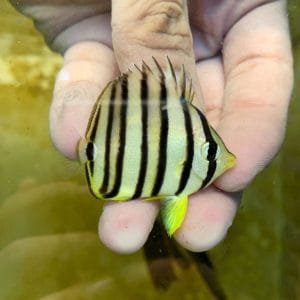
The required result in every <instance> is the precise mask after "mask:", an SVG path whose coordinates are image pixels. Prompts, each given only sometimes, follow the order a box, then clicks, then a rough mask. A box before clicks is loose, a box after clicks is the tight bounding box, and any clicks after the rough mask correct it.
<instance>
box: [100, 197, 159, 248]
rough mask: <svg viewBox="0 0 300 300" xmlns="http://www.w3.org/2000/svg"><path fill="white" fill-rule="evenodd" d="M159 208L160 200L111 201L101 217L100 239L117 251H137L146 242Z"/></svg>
mask: <svg viewBox="0 0 300 300" xmlns="http://www.w3.org/2000/svg"><path fill="white" fill-rule="evenodd" d="M158 210H159V203H158V202H149V201H141V200H132V201H127V202H120V203H116V202H110V203H109V204H106V205H105V206H104V208H103V213H102V215H101V218H100V222H99V236H100V239H101V240H102V242H103V243H104V244H105V245H106V246H107V247H109V248H111V249H113V250H114V251H116V252H120V253H132V252H135V251H137V250H138V249H140V248H141V247H142V246H143V245H144V243H145V242H146V239H147V237H148V235H149V233H150V231H151V229H152V227H153V223H154V221H155V218H156V216H157V213H158Z"/></svg>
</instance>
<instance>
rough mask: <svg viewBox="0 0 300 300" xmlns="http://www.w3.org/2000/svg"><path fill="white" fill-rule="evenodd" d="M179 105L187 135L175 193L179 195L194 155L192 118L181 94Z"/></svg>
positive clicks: (188, 174) (185, 182) (188, 175)
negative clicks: (184, 154)
mask: <svg viewBox="0 0 300 300" xmlns="http://www.w3.org/2000/svg"><path fill="white" fill-rule="evenodd" d="M181 107H182V110H183V114H184V124H185V132H186V136H187V142H186V160H185V163H184V167H183V170H182V173H181V178H180V182H179V186H178V189H177V191H176V193H175V195H179V194H180V193H181V192H182V191H183V189H184V188H185V186H186V184H187V182H188V179H189V177H190V173H191V169H192V164H193V157H194V137H193V129H192V120H191V115H190V113H189V109H188V105H187V102H186V100H185V99H184V98H183V96H181Z"/></svg>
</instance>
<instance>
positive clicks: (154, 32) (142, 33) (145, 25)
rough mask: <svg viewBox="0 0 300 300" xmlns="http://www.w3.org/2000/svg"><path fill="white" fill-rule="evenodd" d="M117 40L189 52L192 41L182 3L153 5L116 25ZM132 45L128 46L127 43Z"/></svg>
mask: <svg viewBox="0 0 300 300" xmlns="http://www.w3.org/2000/svg"><path fill="white" fill-rule="evenodd" d="M112 30H113V35H114V38H115V40H116V39H118V37H121V36H122V41H124V40H126V41H128V40H129V41H130V42H132V44H135V45H136V44H138V45H141V46H144V47H147V48H154V49H168V50H170V49H172V50H173V49H174V50H182V51H183V52H189V51H190V49H192V37H191V33H190V28H189V25H188V21H187V16H186V12H185V6H184V5H183V2H182V1H181V0H170V1H152V2H151V4H148V5H146V6H145V7H144V8H143V9H141V7H140V6H139V8H138V9H136V10H133V11H132V12H131V16H130V17H127V18H125V19H124V18H123V19H120V20H119V21H118V22H117V23H113V24H112ZM127 43H128V42H127Z"/></svg>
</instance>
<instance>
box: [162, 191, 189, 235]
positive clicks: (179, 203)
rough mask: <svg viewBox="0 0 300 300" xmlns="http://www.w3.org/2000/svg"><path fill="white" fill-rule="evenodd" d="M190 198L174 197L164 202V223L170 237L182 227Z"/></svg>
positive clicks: (183, 196) (184, 196)
mask: <svg viewBox="0 0 300 300" xmlns="http://www.w3.org/2000/svg"><path fill="white" fill-rule="evenodd" d="M187 203H188V196H186V195H182V196H173V197H168V198H165V199H163V200H162V208H161V215H162V221H163V224H164V226H165V228H166V231H167V233H168V235H169V236H171V235H173V233H174V232H175V231H176V230H177V229H178V228H179V227H180V226H181V224H182V222H183V220H184V217H185V214H186V209H187Z"/></svg>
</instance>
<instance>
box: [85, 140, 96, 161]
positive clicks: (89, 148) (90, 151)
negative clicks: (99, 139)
mask: <svg viewBox="0 0 300 300" xmlns="http://www.w3.org/2000/svg"><path fill="white" fill-rule="evenodd" d="M85 154H86V158H87V160H88V161H93V160H94V155H95V147H94V143H93V142H91V141H89V142H88V143H87V145H86V148H85Z"/></svg>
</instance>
